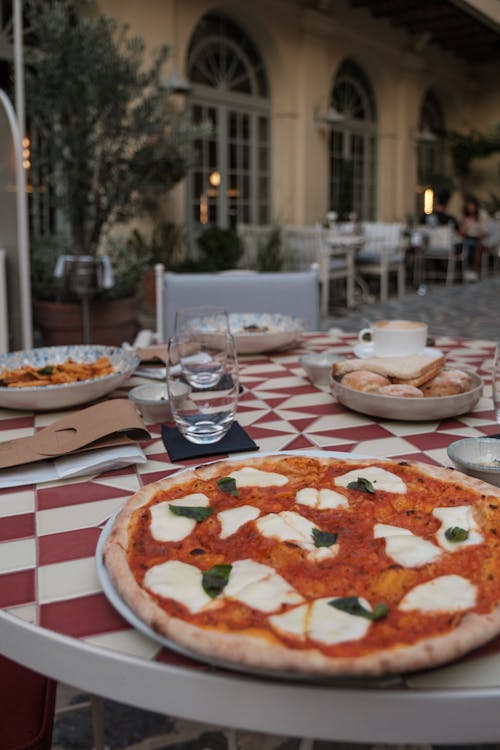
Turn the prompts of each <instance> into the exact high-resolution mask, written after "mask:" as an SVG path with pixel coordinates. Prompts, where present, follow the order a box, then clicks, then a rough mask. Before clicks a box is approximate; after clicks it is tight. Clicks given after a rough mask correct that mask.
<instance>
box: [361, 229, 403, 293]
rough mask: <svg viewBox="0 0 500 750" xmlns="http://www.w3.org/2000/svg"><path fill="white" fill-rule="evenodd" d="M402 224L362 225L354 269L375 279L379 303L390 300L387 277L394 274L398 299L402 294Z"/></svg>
mask: <svg viewBox="0 0 500 750" xmlns="http://www.w3.org/2000/svg"><path fill="white" fill-rule="evenodd" d="M403 229H404V227H403V224H389V223H383V222H365V223H364V224H363V235H364V244H363V247H362V249H361V250H360V251H359V252H358V253H357V255H356V269H357V271H358V273H360V274H362V275H366V276H378V278H379V281H380V301H381V302H386V301H387V299H388V297H389V275H390V274H391V273H396V275H397V283H398V296H399V297H402V296H403V295H404V291H405V274H406V270H405V250H406V248H405V243H404V238H403Z"/></svg>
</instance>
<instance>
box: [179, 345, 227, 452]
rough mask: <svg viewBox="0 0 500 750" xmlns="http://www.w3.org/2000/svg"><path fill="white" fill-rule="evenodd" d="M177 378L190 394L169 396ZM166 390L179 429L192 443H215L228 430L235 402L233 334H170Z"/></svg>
mask: <svg viewBox="0 0 500 750" xmlns="http://www.w3.org/2000/svg"><path fill="white" fill-rule="evenodd" d="M179 381H181V382H183V383H188V385H189V386H190V387H191V393H190V394H189V395H188V396H187V397H186V398H184V399H182V400H178V399H177V400H175V398H173V396H174V393H175V392H176V388H177V389H178V387H179V386H178V383H179ZM167 389H168V393H169V400H170V405H171V409H172V416H173V419H174V421H175V424H176V426H177V428H178V430H179V432H180V433H181V434H182V435H183V436H184V437H185V438H187V440H190V441H191V442H192V443H215V442H217V441H218V440H220V439H221V438H222V437H224V435H225V434H226V433H227V432H228V430H229V428H230V427H231V425H232V423H233V421H234V417H235V414H236V407H237V405H238V391H239V377H238V359H237V355H236V347H235V345H234V340H233V337H232V336H231V335H230V334H229V333H222V332H218V333H217V334H215V335H211V336H208V337H207V336H206V335H205V334H204V333H202V334H201V335H199V336H198V337H197V336H195V335H194V334H191V335H190V336H180V337H179V336H173V337H172V338H171V339H170V340H169V342H168V356H167Z"/></svg>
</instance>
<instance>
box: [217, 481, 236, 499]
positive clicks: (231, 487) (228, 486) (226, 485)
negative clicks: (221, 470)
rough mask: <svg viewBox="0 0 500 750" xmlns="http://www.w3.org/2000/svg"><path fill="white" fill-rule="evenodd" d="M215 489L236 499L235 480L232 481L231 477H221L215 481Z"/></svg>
mask: <svg viewBox="0 0 500 750" xmlns="http://www.w3.org/2000/svg"><path fill="white" fill-rule="evenodd" d="M217 487H218V488H219V489H220V490H221V492H225V493H226V494H228V495H234V496H235V497H238V490H237V488H236V479H233V477H221V478H220V479H218V480H217Z"/></svg>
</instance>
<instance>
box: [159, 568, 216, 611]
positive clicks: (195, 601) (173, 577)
mask: <svg viewBox="0 0 500 750" xmlns="http://www.w3.org/2000/svg"><path fill="white" fill-rule="evenodd" d="M202 575H203V574H202V572H201V570H200V569H199V568H197V567H195V566H194V565H188V563H183V562H180V561H179V560H169V561H168V562H165V563H161V564H160V565H155V566H154V567H153V568H150V569H149V570H148V572H147V573H146V575H145V576H144V585H145V586H146V587H147V588H148V589H150V590H151V591H152V592H153V593H154V594H157V595H158V596H161V597H162V598H164V599H174V600H175V601H176V602H179V603H180V604H183V605H184V606H185V607H187V609H189V611H190V612H199V611H200V610H202V609H203V608H204V607H205V606H206V605H207V604H210V603H211V601H212V600H211V598H210V597H209V596H208V594H207V593H205V591H204V589H203V586H202Z"/></svg>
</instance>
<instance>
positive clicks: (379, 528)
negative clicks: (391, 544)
mask: <svg viewBox="0 0 500 750" xmlns="http://www.w3.org/2000/svg"><path fill="white" fill-rule="evenodd" d="M402 534H405V535H407V536H412V532H411V531H410V529H405V528H403V527H402V526H391V525H390V524H388V523H376V524H375V526H374V527H373V538H374V539H380V538H384V539H387V537H389V536H401V535H402Z"/></svg>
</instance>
